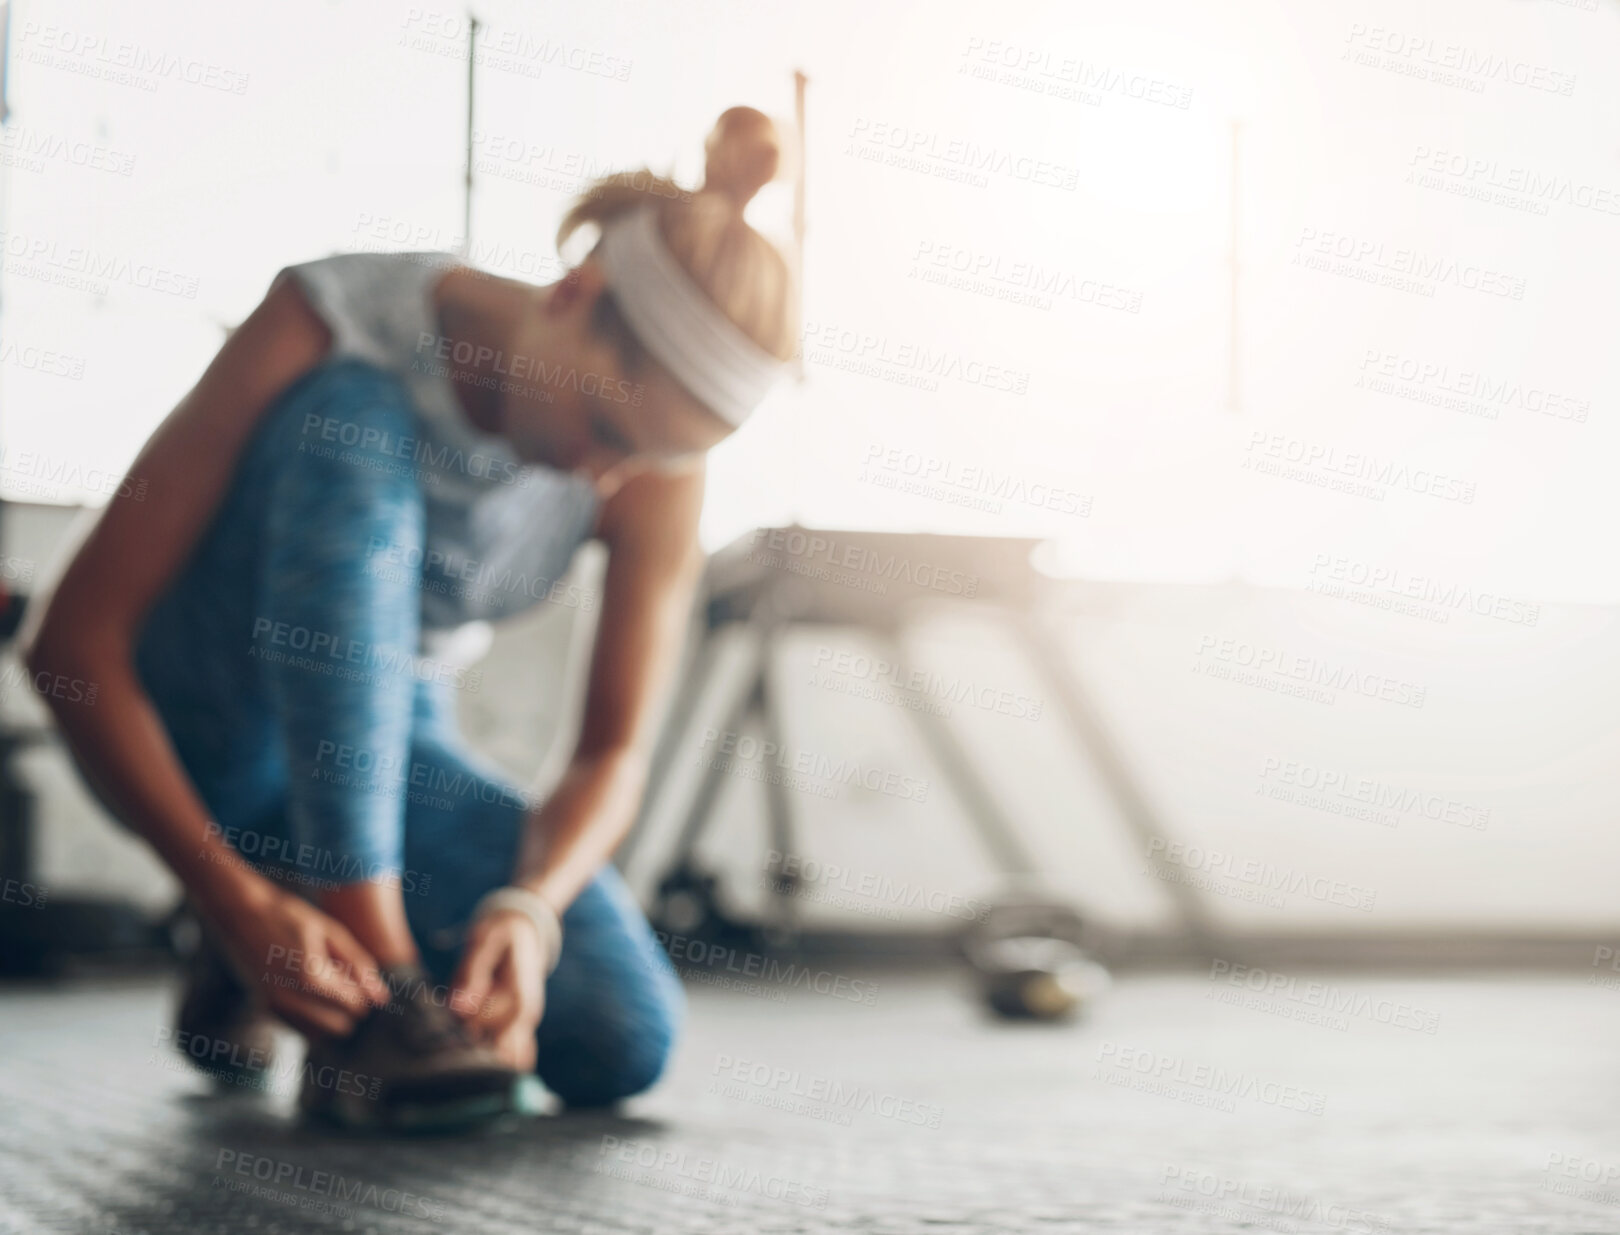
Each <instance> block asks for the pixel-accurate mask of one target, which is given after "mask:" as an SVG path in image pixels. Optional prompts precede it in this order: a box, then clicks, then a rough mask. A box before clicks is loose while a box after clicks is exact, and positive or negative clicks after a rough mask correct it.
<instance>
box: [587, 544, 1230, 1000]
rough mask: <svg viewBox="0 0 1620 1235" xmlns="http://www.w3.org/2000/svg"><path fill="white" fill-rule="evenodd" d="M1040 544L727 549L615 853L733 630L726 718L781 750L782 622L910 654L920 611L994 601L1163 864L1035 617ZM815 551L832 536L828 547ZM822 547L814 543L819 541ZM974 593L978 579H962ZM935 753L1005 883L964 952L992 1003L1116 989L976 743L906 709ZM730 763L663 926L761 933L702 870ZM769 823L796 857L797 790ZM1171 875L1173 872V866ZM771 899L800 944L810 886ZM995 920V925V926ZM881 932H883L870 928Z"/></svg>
mask: <svg viewBox="0 0 1620 1235" xmlns="http://www.w3.org/2000/svg"><path fill="white" fill-rule="evenodd" d="M1040 543H1041V542H1040V541H1039V540H1037V539H1033V538H1023V537H979V536H942V535H913V534H906V533H880V532H863V531H847V530H838V529H815V528H806V527H801V526H798V525H792V526H789V527H783V528H763V529H759V530H757V531H754V532H752V533H749V534H747V535H745V536H743V537H741V538H739V539H738V540H736V541H734V542H732V543H731V544H730V545H728V546H726V547H725V548H724V549H722V550H720V551H719V552H718V553H716V554H715V555H714V556H713V557H712V558H711V559H710V562H709V566H708V570H707V575H706V599H705V603H704V606H703V617H702V621H701V622H700V623H695V624H694V625H695V626H697V627H698V628H699V629H698V630H697V634H696V649H695V652H694V655H693V657H692V660H691V664H690V667H689V670H688V672H687V673H686V675H685V677H684V679H683V681H682V684H681V687H680V690H679V691H678V693H677V696H676V699H675V701H674V704H673V706H672V708H671V710H670V714H669V717H668V720H667V722H666V724H665V726H664V729H663V732H662V734H661V736H660V741H659V746H658V749H657V751H656V753H655V755H654V759H653V766H652V769H651V774H650V776H649V782H648V790H647V794H646V796H645V798H644V800H643V805H642V813H641V816H640V817H639V818H638V819H637V821H636V824H635V826H634V827H633V828H632V830H631V833H630V835H629V837H628V838H627V839H626V841H625V843H624V845H623V846H622V847H621V848H620V851H619V855H618V859H617V861H618V862H619V864H620V866H621V867H622V868H623V867H628V865H629V863H630V862H631V861H632V860H633V858H634V855H635V854H636V852H637V851H638V849H639V847H640V845H641V844H642V843H643V842H644V841H645V834H646V830H647V819H648V816H649V813H650V811H651V809H652V806H653V804H654V803H656V802H657V801H658V797H659V791H660V789H661V787H662V786H663V784H664V783H665V781H666V780H667V778H668V776H669V774H670V771H671V769H672V768H673V766H674V762H675V759H676V757H677V755H678V753H679V752H680V751H681V750H682V749H688V750H689V749H690V748H691V744H692V743H693V742H694V740H695V738H696V735H697V732H698V714H699V710H700V707H701V706H702V704H703V701H704V695H705V694H706V693H707V691H708V688H709V685H710V683H711V681H712V680H714V679H715V677H716V675H717V673H718V671H719V669H720V666H721V661H722V655H721V653H722V644H723V642H724V641H725V639H726V638H728V637H730V636H732V635H735V634H736V633H737V632H739V631H740V632H742V633H743V635H744V636H745V641H746V642H747V643H748V644H749V645H750V647H751V658H752V664H753V669H752V676H751V678H749V680H748V683H747V685H746V687H745V688H744V689H743V690H742V691H740V692H739V696H738V697H737V698H736V699H735V700H734V702H733V704H732V706H731V707H730V709H728V712H727V714H726V716H725V719H724V721H723V722H722V724H723V728H724V729H725V730H726V731H728V732H740V731H743V730H745V729H746V728H748V727H749V725H750V724H753V723H757V724H758V725H760V726H761V727H762V728H763V731H764V738H765V740H766V741H768V742H774V743H776V744H777V745H778V746H780V745H781V735H782V718H781V714H780V705H779V702H778V700H777V698H776V696H775V693H774V691H773V689H772V682H771V665H772V663H773V657H774V652H775V648H776V646H777V645H778V641H779V638H780V635H781V632H782V631H783V630H785V629H787V628H789V627H799V626H805V625H825V626H844V627H856V628H859V629H861V630H862V631H863V633H864V634H865V635H866V636H867V637H868V638H869V639H871V640H873V641H875V642H876V643H877V644H878V645H879V647H878V649H877V654H878V655H880V656H883V657H884V658H886V659H888V660H889V661H890V662H891V663H893V664H896V665H901V664H904V663H905V661H906V657H905V654H904V651H905V649H904V641H905V640H904V636H905V629H906V626H907V621H908V612H909V611H910V610H911V609H913V608H914V607H915V606H916V605H919V604H925V603H926V604H934V605H938V604H942V603H952V604H972V605H975V606H993V607H994V611H995V612H996V613H997V614H998V616H1001V617H1003V618H1004V619H1005V620H1006V621H1007V623H1008V629H1009V631H1010V633H1011V635H1012V637H1013V638H1014V639H1016V640H1017V641H1018V643H1019V645H1020V647H1021V648H1022V649H1023V650H1024V652H1025V653H1026V655H1028V656H1029V657H1030V659H1031V660H1032V661H1033V662H1034V663H1035V664H1036V666H1037V667H1038V668H1039V670H1040V672H1041V675H1042V681H1043V683H1044V685H1045V686H1046V688H1047V689H1048V690H1050V691H1051V693H1052V695H1053V696H1054V697H1055V699H1056V701H1057V703H1058V704H1059V707H1060V710H1061V711H1063V712H1065V713H1066V714H1067V716H1066V719H1067V721H1068V723H1069V725H1070V727H1071V729H1072V730H1073V731H1074V733H1075V735H1076V737H1077V739H1078V742H1079V744H1080V746H1081V747H1082V750H1083V754H1084V755H1085V756H1086V757H1088V758H1089V759H1090V761H1091V762H1092V763H1093V765H1094V766H1095V767H1096V768H1097V770H1098V772H1099V774H1100V776H1101V778H1102V780H1103V782H1104V784H1105V785H1107V787H1108V788H1109V790H1110V792H1111V794H1112V796H1113V798H1114V800H1115V803H1116V805H1117V806H1118V808H1119V811H1120V814H1121V816H1122V817H1123V818H1124V820H1125V824H1126V826H1127V827H1129V828H1130V829H1131V831H1132V832H1133V833H1134V834H1135V838H1136V840H1137V841H1138V842H1139V843H1140V845H1141V848H1142V849H1143V850H1145V851H1147V852H1148V854H1149V861H1151V862H1158V861H1159V859H1158V858H1157V857H1156V856H1155V854H1156V853H1157V851H1156V850H1153V849H1151V848H1150V847H1149V846H1148V844H1147V841H1148V840H1149V839H1150V838H1152V837H1155V836H1159V837H1163V836H1167V835H1169V832H1168V831H1167V829H1166V828H1165V826H1164V824H1163V822H1162V821H1161V820H1159V819H1158V818H1157V816H1156V814H1155V813H1154V812H1153V810H1152V808H1151V807H1150V805H1149V803H1148V801H1147V799H1146V797H1145V795H1144V794H1143V793H1142V792H1141V791H1140V789H1139V788H1138V787H1137V785H1136V782H1135V779H1134V777H1133V775H1132V774H1131V772H1130V770H1129V768H1128V766H1127V765H1126V763H1125V762H1124V760H1123V758H1122V757H1121V756H1120V754H1119V752H1118V750H1117V748H1116V747H1115V746H1114V744H1113V743H1112V741H1111V739H1110V735H1109V734H1108V732H1107V730H1106V728H1105V726H1104V725H1103V723H1102V721H1101V718H1100V715H1099V713H1098V712H1097V710H1096V709H1095V708H1094V707H1093V706H1092V705H1091V703H1090V700H1089V697H1088V694H1087V692H1086V691H1085V690H1084V688H1083V686H1082V684H1081V683H1080V682H1079V680H1078V678H1077V677H1076V675H1075V674H1074V672H1073V670H1072V669H1071V667H1070V666H1069V665H1068V663H1067V660H1066V657H1065V656H1064V655H1063V653H1062V651H1061V649H1060V648H1059V647H1058V645H1057V644H1056V643H1055V641H1054V640H1053V639H1052V638H1051V637H1050V635H1048V634H1047V632H1046V631H1045V629H1044V627H1043V625H1042V623H1041V622H1040V621H1038V620H1037V619H1036V617H1035V616H1034V611H1035V608H1036V604H1037V602H1038V601H1039V600H1041V599H1042V598H1043V596H1044V595H1045V593H1046V589H1047V588H1048V587H1049V586H1050V585H1049V582H1048V581H1047V580H1046V579H1045V578H1044V577H1043V576H1041V575H1040V574H1039V573H1038V572H1037V571H1035V570H1034V569H1033V567H1032V566H1031V565H1030V558H1031V554H1032V553H1033V551H1034V550H1035V548H1036V546H1038V545H1039V544H1040ZM814 546H820V547H821V548H820V549H819V550H818V549H816V548H814ZM807 547H808V548H807ZM819 557H825V558H826V559H827V560H834V559H836V561H837V562H839V563H842V564H848V563H851V562H883V561H892V560H894V559H896V558H898V559H900V560H902V561H907V562H913V563H917V562H926V563H928V565H929V567H930V568H931V571H930V577H929V578H927V579H925V580H924V582H921V583H920V582H918V581H917V578H916V577H914V576H915V572H913V573H912V574H909V575H908V574H907V572H903V571H902V572H900V573H899V574H898V575H894V574H892V573H887V574H885V576H884V587H883V588H882V589H881V590H868V589H866V588H862V587H856V586H848V585H847V584H848V579H847V577H845V578H839V577H837V576H840V575H843V576H847V575H848V574H849V573H850V572H849V571H847V570H845V571H830V570H826V569H820V568H819V567H820V565H821V562H820V561H819V560H818V558H819ZM953 572H955V574H954V577H956V578H963V579H966V578H971V579H972V580H973V581H974V583H975V587H974V588H973V589H972V598H971V599H966V598H963V597H959V596H958V597H953V596H952V595H951V594H950V592H949V589H941V588H940V587H938V586H925V585H924V584H925V583H934V584H937V583H938V581H939V580H940V579H941V578H943V579H945V580H947V581H948V580H950V579H952V578H953ZM962 590H965V589H962ZM900 712H901V713H902V714H903V715H905V716H907V717H909V718H910V723H912V724H913V725H915V726H916V728H917V732H918V733H919V735H920V736H921V737H922V738H923V740H924V741H925V742H926V743H927V745H928V747H929V749H930V751H931V753H932V754H933V755H934V759H935V763H936V765H937V766H938V769H939V771H940V773H941V775H942V776H943V777H944V779H945V780H946V782H947V784H948V787H949V789H950V790H951V792H952V793H953V794H954V795H955V796H956V798H957V799H958V800H959V801H960V802H961V803H962V805H963V806H964V807H965V808H966V812H967V814H968V817H969V819H970V820H971V822H972V824H973V826H974V828H975V830H976V832H977V834H978V837H979V839H980V841H981V842H982V843H983V844H984V846H985V848H986V849H987V850H988V851H989V853H990V856H991V858H992V860H993V861H994V862H995V864H996V866H997V868H998V869H999V870H1000V872H1001V874H1002V877H1003V880H1004V882H1005V885H1006V887H1005V890H1004V893H1003V894H1002V895H1001V896H1000V898H999V899H1000V900H1001V901H1003V902H1004V906H1003V910H1004V911H1003V912H1001V913H1000V914H997V913H995V912H992V914H991V915H990V916H989V918H988V919H987V920H986V921H985V922H984V923H981V924H980V927H979V928H978V929H977V930H974V931H972V932H971V933H969V934H968V935H967V936H966V937H964V938H963V939H960V940H958V941H957V945H958V950H959V952H960V954H961V955H962V956H963V957H964V958H965V959H966V960H967V962H968V964H969V965H970V966H971V967H972V968H973V970H974V971H975V973H976V974H977V975H978V977H979V979H980V981H981V985H982V988H983V991H984V997H985V999H986V1001H987V1002H988V1003H989V1005H990V1006H991V1007H992V1008H993V1009H995V1010H996V1011H997V1012H998V1013H1000V1014H1002V1015H1007V1016H1013V1017H1018V1018H1028V1017H1061V1016H1065V1015H1070V1014H1072V1013H1074V1012H1075V1011H1077V1010H1078V1009H1079V1008H1081V1007H1082V1006H1083V1005H1084V1003H1085V1002H1086V1000H1088V999H1090V998H1092V997H1094V996H1095V995H1096V994H1097V993H1099V992H1100V991H1101V990H1102V989H1103V988H1104V987H1105V986H1106V984H1107V977H1106V972H1105V971H1103V970H1102V969H1101V966H1100V965H1098V964H1097V962H1095V961H1094V960H1092V959H1091V958H1090V955H1089V950H1088V949H1087V948H1085V947H1083V946H1082V941H1081V938H1080V934H1081V930H1080V925H1079V924H1080V918H1079V915H1078V913H1077V912H1076V911H1075V910H1074V909H1073V907H1072V906H1069V905H1066V904H1065V903H1064V901H1063V899H1062V898H1061V897H1059V896H1057V895H1056V894H1055V893H1053V892H1051V891H1049V890H1048V891H1042V890H1041V889H1040V887H1039V864H1038V862H1037V861H1036V860H1035V858H1034V856H1033V855H1032V854H1030V853H1029V852H1027V850H1026V849H1025V847H1024V845H1023V843H1022V841H1021V839H1020V834H1019V832H1018V829H1017V828H1016V827H1015V825H1014V824H1013V822H1012V820H1011V819H1009V818H1008V817H1007V815H1006V812H1005V811H1004V810H1003V809H1002V807H1001V805H1000V802H999V800H998V798H997V795H996V794H995V792H994V791H993V790H992V788H991V787H990V786H989V785H988V784H987V783H986V781H985V779H984V777H983V775H982V774H981V773H980V771H979V770H978V767H977V764H976V762H975V760H974V758H973V757H972V755H971V753H970V752H969V751H968V750H966V749H965V748H964V747H963V745H962V744H961V742H960V741H959V740H958V739H957V737H956V734H955V732H954V730H953V729H952V727H951V725H950V724H949V722H948V721H947V720H946V719H945V718H944V717H941V716H939V715H937V714H936V713H935V712H933V711H931V710H929V709H927V708H904V709H900ZM723 775H724V765H723V764H722V763H719V762H718V761H717V762H716V764H714V765H711V767H710V768H709V769H708V770H706V771H705V773H704V775H703V777H702V779H701V780H700V782H699V784H698V786H697V788H696V791H695V793H694V794H693V797H692V799H691V801H690V802H689V803H688V804H687V809H686V814H685V821H684V823H683V825H682V826H681V829H680V831H679V834H678V836H677V837H676V838H675V843H674V847H673V854H672V856H671V857H670V859H669V861H668V864H667V866H666V868H665V871H666V873H665V874H664V875H663V876H662V878H661V880H660V881H659V884H658V889H659V891H658V897H657V902H656V904H655V906H654V911H653V918H654V923H655V925H658V926H660V927H661V928H663V929H667V930H670V931H671V932H672V933H686V934H695V933H700V932H701V931H703V930H714V931H718V932H723V933H730V934H732V935H733V936H738V937H747V936H748V934H749V931H750V928H749V927H748V926H747V925H746V924H744V923H741V922H739V921H738V920H737V918H736V916H735V915H734V914H730V913H728V912H726V911H725V910H724V908H723V906H722V904H721V897H720V894H719V889H718V881H717V879H716V878H715V876H714V875H712V874H711V873H709V872H706V871H704V870H702V869H701V864H700V863H699V861H698V859H697V858H696V856H695V853H696V848H697V844H698V841H699V840H700V839H701V837H702V835H703V832H704V830H705V829H706V828H707V826H708V824H709V820H710V817H711V815H712V813H713V808H714V805H715V802H716V800H717V799H718V797H719V793H720V789H721V785H722V783H723V782H722V779H721V778H722V777H723ZM765 788H766V826H767V830H768V836H769V841H770V847H771V848H772V849H774V850H775V851H776V852H778V853H783V854H787V853H793V852H796V849H795V846H794V844H793V836H794V833H795V831H796V824H795V820H794V817H793V810H792V803H791V802H790V800H789V798H790V796H791V795H789V794H788V793H787V791H786V789H785V788H784V787H783V786H781V785H780V784H776V783H773V781H772V780H770V779H767V780H766V782H765ZM1172 873H1173V872H1172ZM766 886H767V889H768V891H769V892H770V906H769V909H768V911H767V920H766V922H764V923H762V924H760V925H758V926H756V927H754V928H752V931H753V936H754V937H756V938H759V939H764V940H773V941H775V942H777V943H779V944H785V945H793V944H797V943H799V942H800V940H801V939H802V937H803V935H804V932H803V931H802V929H801V928H800V925H799V922H798V920H797V914H796V907H797V905H798V904H799V900H798V898H797V896H796V892H797V890H798V888H797V881H796V880H795V879H794V878H793V877H792V873H791V872H785V871H775V872H771V874H770V877H769V878H768V879H767V884H766ZM1164 887H1165V889H1166V891H1167V892H1168V894H1169V895H1170V896H1171V897H1172V898H1173V899H1174V900H1175V902H1176V904H1177V906H1178V908H1179V911H1180V916H1181V918H1182V921H1183V926H1184V928H1185V930H1186V932H1187V934H1188V935H1190V936H1192V937H1194V938H1201V937H1203V936H1204V935H1205V934H1206V930H1207V927H1206V923H1207V918H1206V916H1205V913H1204V911H1203V907H1202V905H1201V903H1200V901H1199V898H1198V894H1197V893H1196V892H1195V891H1194V890H1193V889H1191V888H1190V887H1187V886H1186V885H1184V884H1181V883H1179V882H1177V881H1174V880H1171V881H1167V882H1166V883H1165V884H1164ZM992 924H994V925H992ZM868 937H869V938H870V937H871V936H870V934H868Z"/></svg>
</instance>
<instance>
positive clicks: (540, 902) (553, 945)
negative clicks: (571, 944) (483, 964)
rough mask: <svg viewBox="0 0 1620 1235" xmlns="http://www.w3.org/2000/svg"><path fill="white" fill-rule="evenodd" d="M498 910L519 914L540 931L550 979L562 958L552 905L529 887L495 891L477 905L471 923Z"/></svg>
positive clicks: (559, 927) (559, 925)
mask: <svg viewBox="0 0 1620 1235" xmlns="http://www.w3.org/2000/svg"><path fill="white" fill-rule="evenodd" d="M497 910H511V911H512V912H513V913H521V914H522V915H523V916H524V917H526V918H528V919H529V921H531V922H533V923H534V928H535V930H537V931H539V932H540V943H541V945H542V946H544V947H545V949H546V952H547V960H546V976H547V977H550V976H551V973H552V971H553V970H555V969H556V968H557V961H558V960H559V959H560V958H561V957H562V919H561V918H559V917H558V916H557V911H556V910H555V909H553V908H552V907H551V902H549V901H548V900H546V898H545V897H543V896H541V895H540V894H539V893H538V892H531V891H530V890H529V889H528V888H517V887H507V888H496V889H495V890H494V891H493V892H490V893H487V894H486V895H485V896H484V898H483V899H482V900H480V901H479V902H478V905H477V907H476V908H475V909H474V910H473V921H475V922H476V921H477V920H478V919H479V918H481V917H483V916H484V915H485V914H490V913H494V912H496V911H497Z"/></svg>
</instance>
